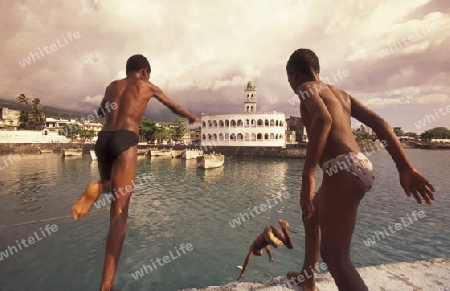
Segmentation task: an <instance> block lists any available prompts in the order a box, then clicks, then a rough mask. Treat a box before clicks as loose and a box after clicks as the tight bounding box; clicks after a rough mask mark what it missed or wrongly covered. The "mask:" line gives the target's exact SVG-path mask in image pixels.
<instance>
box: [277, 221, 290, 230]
mask: <svg viewBox="0 0 450 291" xmlns="http://www.w3.org/2000/svg"><path fill="white" fill-rule="evenodd" d="M278 223H279V224H280V225H281V227H282V228H286V229H288V228H289V227H291V225H290V224H289V222H287V221H286V220H283V219H280V220H278Z"/></svg>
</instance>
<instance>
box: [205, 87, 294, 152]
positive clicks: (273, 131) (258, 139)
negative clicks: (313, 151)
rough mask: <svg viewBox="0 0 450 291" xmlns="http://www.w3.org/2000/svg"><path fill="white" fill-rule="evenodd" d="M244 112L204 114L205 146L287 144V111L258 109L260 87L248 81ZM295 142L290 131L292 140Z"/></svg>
mask: <svg viewBox="0 0 450 291" xmlns="http://www.w3.org/2000/svg"><path fill="white" fill-rule="evenodd" d="M244 93H245V101H244V112H243V113H232V114H215V115H212V114H203V113H202V116H201V121H202V127H201V145H202V146H258V147H285V146H286V129H287V127H286V117H285V114H284V113H281V112H277V111H271V112H257V110H256V100H257V97H256V86H255V85H254V84H253V82H252V81H250V82H248V84H247V87H246V88H245V90H244ZM292 139H293V140H294V141H295V133H294V134H293V136H292V135H291V134H288V142H289V141H290V140H292Z"/></svg>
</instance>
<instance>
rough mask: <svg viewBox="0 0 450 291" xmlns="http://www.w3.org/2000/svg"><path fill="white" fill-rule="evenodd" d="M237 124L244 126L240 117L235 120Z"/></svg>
mask: <svg viewBox="0 0 450 291" xmlns="http://www.w3.org/2000/svg"><path fill="white" fill-rule="evenodd" d="M237 126H238V127H242V126H244V123H243V122H242V120H241V119H238V121H237Z"/></svg>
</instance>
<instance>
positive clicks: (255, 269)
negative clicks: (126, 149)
mask: <svg viewBox="0 0 450 291" xmlns="http://www.w3.org/2000/svg"><path fill="white" fill-rule="evenodd" d="M407 153H408V155H409V156H410V158H411V159H412V161H413V162H414V164H415V166H416V167H417V168H418V169H419V170H420V171H421V172H423V173H425V174H426V176H427V178H428V179H429V180H430V181H431V182H432V183H433V185H434V186H435V187H436V189H437V193H436V197H437V201H436V202H435V204H434V205H432V206H428V205H418V204H416V203H415V202H414V200H413V199H411V198H407V197H406V195H405V194H404V193H403V190H402V189H401V188H400V185H399V181H398V174H397V172H396V170H395V167H394V163H393V162H392V160H391V159H390V156H389V155H388V154H387V153H386V152H384V151H381V152H377V153H374V154H373V155H371V156H370V157H369V158H370V159H371V160H372V162H373V163H374V166H375V169H376V184H375V186H374V188H373V189H372V191H371V192H369V193H368V194H367V195H366V197H365V198H364V200H363V201H362V203H361V207H360V210H359V216H358V222H357V226H356V230H355V234H354V238H353V247H352V258H353V260H354V263H355V265H357V266H358V267H361V266H371V265H376V264H386V263H392V262H409V261H416V260H424V259H429V258H435V257H450V242H449V238H450V227H449V223H448V222H449V218H450V212H449V210H448V209H449V208H450V197H449V195H448V193H449V189H450V181H449V179H448V173H449V170H450V151H427V150H407ZM4 158H6V156H0V164H1V165H2V166H4ZM302 166H303V161H302V160H291V159H269V158H245V159H244V158H236V157H235V158H231V159H227V160H226V162H225V166H224V167H223V168H219V169H211V170H206V171H205V170H200V169H197V168H196V166H195V162H191V161H187V162H186V161H181V160H178V159H166V158H162V159H152V160H148V159H142V160H139V165H138V175H143V174H145V173H152V175H153V176H154V181H153V182H143V183H142V185H140V186H139V188H138V189H137V191H136V192H135V193H134V194H133V197H132V199H131V206H130V217H129V220H128V232H127V236H126V239H125V244H124V247H123V252H122V256H121V259H120V263H119V269H118V272H117V276H116V284H115V286H116V289H118V290H124V291H126V290H129V291H136V290H159V291H166V290H178V289H183V288H189V287H197V288H198V287H205V286H209V285H222V284H226V283H228V282H231V281H234V280H235V279H236V278H237V276H238V275H239V269H237V267H236V266H238V265H242V264H243V261H244V258H245V255H246V253H247V251H248V248H249V246H250V244H251V242H252V241H253V239H254V238H255V237H256V236H257V234H259V233H260V232H261V231H262V230H263V228H264V226H266V225H269V224H276V222H277V220H278V219H279V218H283V219H285V220H288V221H289V222H290V223H291V226H292V230H293V231H294V232H295V233H293V237H294V240H295V248H294V250H288V249H286V248H284V247H282V248H278V249H276V250H274V257H275V262H274V263H273V264H269V262H268V259H267V257H254V258H253V259H252V261H251V262H250V266H249V268H248V270H247V272H246V280H249V281H258V280H263V279H267V277H266V275H270V276H279V275H282V274H284V273H285V272H286V271H288V270H295V269H298V268H299V267H300V264H301V261H302V258H303V243H304V234H303V229H302V226H301V216H300V213H299V206H298V199H299V188H300V179H301V169H302ZM316 176H317V179H318V182H317V183H319V182H320V179H321V178H320V172H319V171H317V172H316ZM97 178H98V173H97V164H96V162H91V161H90V159H89V157H87V156H85V157H82V158H66V159H61V157H60V155H58V154H45V155H39V156H36V155H29V156H22V158H21V160H19V161H16V162H15V163H14V164H12V165H9V166H8V167H6V168H5V169H3V170H1V171H0V216H1V222H0V225H6V226H4V227H0V256H2V257H1V261H0V290H1V291H6V290H27V291H28V290H33V291H34V290H49V291H59V290H80V291H81V290H82V291H86V290H98V286H99V282H100V279H101V271H102V264H103V256H104V247H105V238H106V233H107V230H108V225H109V219H108V218H109V216H108V211H107V207H102V208H100V209H99V210H98V211H97V212H95V213H91V214H89V215H88V216H87V217H85V219H83V220H82V221H72V220H71V219H70V218H64V216H67V215H69V214H70V208H71V205H72V203H73V202H74V201H75V200H76V199H77V198H78V196H79V195H80V193H81V192H82V191H83V190H84V188H85V186H86V185H87V183H89V181H91V180H94V179H97ZM279 192H283V193H285V195H286V192H288V193H289V195H290V198H288V199H283V201H281V202H280V200H278V204H277V205H273V204H274V203H273V202H269V203H270V205H269V203H268V202H267V199H273V195H276V194H277V193H279ZM269 201H273V200H269ZM261 204H265V205H266V207H267V208H268V209H267V210H266V211H264V212H261V213H260V214H256V213H254V217H252V215H251V213H250V211H249V210H248V208H249V207H251V208H253V207H254V206H260V205H261ZM93 209H96V208H95V207H94V208H93ZM420 210H422V211H424V215H425V217H423V218H419V219H417V221H413V222H412V223H411V221H410V220H408V217H412V213H413V211H420ZM245 213H246V214H247V215H248V216H246V215H245ZM240 214H242V217H243V218H244V219H245V220H246V221H243V220H242V218H241V220H240V223H241V224H240V225H237V224H236V221H235V224H234V227H232V226H231V224H230V221H231V222H232V221H233V219H237V218H238V217H240ZM55 217H56V218H55ZM57 217H62V218H57ZM247 217H248V218H249V219H247ZM49 218H55V219H53V220H47V221H38V222H35V223H31V224H23V225H16V226H11V224H16V223H21V222H28V221H37V220H44V219H49ZM404 222H406V224H405V223H404ZM396 223H401V224H402V228H401V230H398V231H396V233H395V234H393V233H389V236H386V237H385V238H384V239H383V238H382V237H381V235H379V238H380V240H379V241H378V240H377V237H374V238H375V239H376V243H375V244H373V245H371V246H369V247H368V246H366V244H365V243H364V241H365V240H367V238H369V237H372V236H373V235H374V232H384V230H387V231H388V232H389V226H391V227H394V225H395V224H396ZM46 225H49V227H51V226H52V225H56V227H57V230H56V231H51V230H50V228H47V229H48V231H46V230H45V226H46ZM41 229H42V230H41ZM55 229H56V228H55V226H53V230H55ZM35 232H36V234H35ZM44 235H45V236H44ZM30 237H33V239H31V240H30V239H29V238H30ZM22 239H23V240H25V244H26V245H27V247H24V246H23V245H21V248H22V250H20V249H19V247H18V244H20V242H21V240H22ZM16 241H17V242H16ZM30 241H31V242H33V244H31V242H30ZM366 243H367V242H366ZM182 244H184V246H186V245H188V244H190V245H189V247H188V248H187V249H188V250H186V248H185V251H184V253H183V251H182V250H181V248H182ZM15 249H16V250H17V251H16V250H15ZM2 253H3V255H2ZM5 254H6V255H8V257H6V256H5ZM143 265H148V266H149V267H147V272H148V274H146V273H145V270H143V269H141V268H142V267H143ZM150 267H152V270H151V269H150ZM136 271H141V274H143V275H144V276H142V277H140V278H138V279H137V280H136V279H135V278H134V277H136V278H137V276H139V274H138V273H136ZM264 274H266V275H264ZM133 275H134V277H133Z"/></svg>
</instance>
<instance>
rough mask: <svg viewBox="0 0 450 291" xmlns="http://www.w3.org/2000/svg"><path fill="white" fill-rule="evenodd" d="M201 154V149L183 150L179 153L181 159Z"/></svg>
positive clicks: (192, 157) (189, 158) (188, 158)
mask: <svg viewBox="0 0 450 291" xmlns="http://www.w3.org/2000/svg"><path fill="white" fill-rule="evenodd" d="M200 156H203V151H201V150H188V149H186V150H184V151H183V154H182V155H181V158H182V159H185V160H191V159H195V158H197V157H200Z"/></svg>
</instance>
